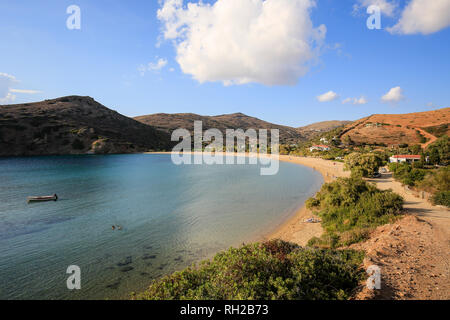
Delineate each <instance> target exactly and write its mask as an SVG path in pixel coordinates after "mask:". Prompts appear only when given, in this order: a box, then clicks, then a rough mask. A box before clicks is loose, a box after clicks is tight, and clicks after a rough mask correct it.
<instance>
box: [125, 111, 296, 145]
mask: <svg viewBox="0 0 450 320" xmlns="http://www.w3.org/2000/svg"><path fill="white" fill-rule="evenodd" d="M134 119H135V120H137V121H140V122H142V123H145V124H147V125H151V126H153V127H155V128H157V129H160V130H164V131H165V132H168V133H172V132H173V131H174V130H176V129H178V128H184V129H186V130H189V131H190V132H191V133H193V131H194V121H203V130H208V129H211V128H216V129H219V130H220V131H221V132H223V133H224V134H225V130H226V129H243V130H247V129H255V130H259V129H278V130H280V143H297V142H299V141H304V140H305V137H304V136H303V135H302V134H301V133H300V132H298V131H297V130H296V129H294V128H291V127H288V126H282V125H277V124H273V123H270V122H266V121H263V120H260V119H257V118H254V117H250V116H247V115H245V114H242V113H233V114H226V115H220V116H201V115H198V114H193V113H178V114H166V113H158V114H152V115H147V116H140V117H136V118H134Z"/></svg>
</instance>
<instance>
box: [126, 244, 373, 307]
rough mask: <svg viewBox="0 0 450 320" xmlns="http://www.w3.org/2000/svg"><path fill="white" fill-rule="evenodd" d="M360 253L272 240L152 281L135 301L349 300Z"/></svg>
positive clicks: (361, 275)
mask: <svg viewBox="0 0 450 320" xmlns="http://www.w3.org/2000/svg"><path fill="white" fill-rule="evenodd" d="M362 259H363V253H362V252H357V251H352V250H339V251H337V250H331V249H317V248H301V247H299V246H297V245H296V244H292V243H288V242H284V241H281V240H273V241H269V242H264V243H254V244H250V245H244V246H242V247H241V248H238V249H236V248H230V249H229V250H228V251H224V252H220V253H218V254H216V256H215V257H214V258H213V259H212V260H207V261H203V262H201V264H200V265H199V266H198V267H195V266H192V267H190V268H186V269H184V270H183V271H179V272H175V273H173V274H171V275H168V276H165V277H163V278H161V279H158V280H155V281H154V282H153V283H152V284H151V285H150V287H149V288H148V289H147V290H146V291H145V292H144V293H142V294H138V295H135V296H134V297H133V298H134V299H145V300H147V299H148V300H163V299H164V300H171V299H174V300H186V299H188V300H272V299H276V300H282V299H290V300H291V299H302V300H303V299H307V300H317V299H324V300H330V299H333V300H334V299H347V298H349V296H350V295H351V292H352V290H353V289H354V288H355V287H356V286H357V285H358V283H359V282H360V281H361V280H362V279H363V278H364V272H363V270H361V269H360V265H361V262H362Z"/></svg>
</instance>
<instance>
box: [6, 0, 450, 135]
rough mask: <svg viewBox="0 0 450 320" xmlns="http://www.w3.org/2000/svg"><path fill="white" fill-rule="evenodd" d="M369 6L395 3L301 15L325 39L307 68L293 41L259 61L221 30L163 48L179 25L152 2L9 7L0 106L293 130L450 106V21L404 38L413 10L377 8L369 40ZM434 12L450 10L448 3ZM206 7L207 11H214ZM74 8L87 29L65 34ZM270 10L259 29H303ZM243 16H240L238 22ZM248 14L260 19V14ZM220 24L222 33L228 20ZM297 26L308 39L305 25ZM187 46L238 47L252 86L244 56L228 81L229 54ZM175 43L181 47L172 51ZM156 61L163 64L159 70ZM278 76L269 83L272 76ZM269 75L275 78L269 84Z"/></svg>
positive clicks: (403, 4) (100, 0) (74, 0)
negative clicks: (84, 99) (169, 116)
mask: <svg viewBox="0 0 450 320" xmlns="http://www.w3.org/2000/svg"><path fill="white" fill-rule="evenodd" d="M219 1H222V2H223V1H229V0H219ZM245 1H247V0H245ZM259 1H260V0H256V2H259ZM268 1H275V2H276V1H280V4H283V3H284V2H285V0H268ZM295 1H299V3H303V2H308V1H309V0H295ZM371 1H373V2H377V1H378V4H381V5H384V4H386V3H388V4H389V0H317V1H316V6H315V7H308V10H307V11H304V12H303V11H301V9H299V10H300V11H299V12H298V15H297V16H296V17H297V18H298V19H300V20H301V19H306V20H308V21H309V20H310V21H311V22H312V25H313V29H311V30H309V31H310V33H311V34H312V32H314V30H318V29H319V26H320V25H324V26H325V27H326V34H325V35H322V37H321V38H320V39H319V40H317V41H316V42H315V44H311V47H310V53H311V54H312V56H313V57H312V58H311V57H310V59H309V60H308V59H306V61H305V58H304V57H305V56H306V55H307V54H305V53H298V55H295V56H294V57H292V56H291V55H290V54H288V55H286V53H285V52H283V48H288V47H289V46H290V43H289V40H287V41H285V42H283V40H280V43H279V46H276V48H274V49H272V48H271V47H270V46H261V47H262V48H268V49H266V50H260V51H258V50H259V47H258V46H259V43H257V44H256V47H258V48H256V49H258V50H254V49H255V48H254V47H251V46H250V45H249V41H251V40H252V39H251V38H250V37H245V38H242V39H241V38H240V37H242V34H239V33H238V34H233V33H229V34H227V38H226V39H224V40H223V41H222V40H221V39H220V36H218V37H216V38H213V37H209V34H213V33H214V34H217V35H220V34H222V33H221V32H222V31H223V29H216V30H214V32H213V31H211V32H210V33H208V32H207V33H206V36H205V35H201V34H198V35H200V36H205V37H207V38H208V40H202V39H200V40H198V39H197V40H195V39H194V38H195V37H192V39H190V38H188V39H186V37H185V35H182V34H181V35H180V34H179V35H177V36H176V37H175V38H170V37H167V36H166V38H165V33H164V31H165V30H167V29H166V28H168V27H170V25H169V24H170V23H173V20H171V21H169V22H168V20H166V21H164V20H163V19H161V18H160V19H158V17H157V10H158V9H160V8H161V6H162V5H163V3H158V1H156V0H152V1H137V0H128V1H107V0H71V1H64V0H53V1H34V0H23V1H15V0H2V1H1V2H0V38H1V39H2V41H1V44H0V99H2V98H3V99H4V102H5V101H6V102H7V103H23V102H30V101H38V100H43V99H49V98H56V97H60V96H65V95H85V96H91V97H93V98H94V99H96V100H97V101H99V102H101V103H102V104H104V105H106V106H107V107H109V108H111V109H114V110H117V111H118V112H120V113H122V114H125V115H127V116H137V115H143V114H151V113H159V112H164V113H175V112H192V113H199V114H203V115H216V114H225V113H234V112H243V113H245V114H248V115H251V116H255V117H258V118H261V119H263V120H266V121H270V122H275V123H280V124H285V125H290V126H301V125H306V124H309V123H312V122H316V121H324V120H354V119H358V118H361V117H364V116H368V115H370V114H374V113H407V112H417V111H426V110H432V109H436V108H441V107H448V106H449V102H450V90H449V83H450V59H449V57H450V28H448V27H447V26H448V21H449V17H448V15H450V11H447V13H444V16H440V17H437V19H441V20H442V23H441V24H440V25H437V26H421V27H420V28H425V29H419V30H415V29H411V28H409V25H408V24H407V21H406V19H407V18H410V19H411V17H408V16H406V15H405V13H404V10H405V8H407V5H408V3H409V1H397V2H398V5H397V7H396V9H395V13H392V12H388V11H385V10H384V8H382V9H383V10H382V15H381V23H382V29H381V30H369V29H368V28H367V26H366V20H367V18H368V17H369V14H367V13H366V10H365V6H367V4H368V3H369V2H371ZM412 1H418V2H421V1H423V0H412ZM436 1H438V2H442V3H443V6H444V7H445V6H447V3H448V1H449V0H436ZM185 2H186V1H185ZM192 2H197V1H192ZM204 2H207V3H210V4H211V5H212V6H213V5H215V3H216V1H204ZM72 4H76V5H78V6H79V7H80V9H81V29H80V30H69V29H68V28H67V27H66V20H67V18H68V17H69V15H68V14H67V13H66V9H67V7H68V6H69V5H72ZM355 5H356V6H358V7H355ZM174 8H176V7H174ZM230 8H232V7H230ZM275 8H276V7H275ZM358 8H359V9H358ZM176 9H177V10H178V11H177V12H178V13H179V16H176V17H178V18H177V19H179V20H180V19H181V18H180V17H181V16H184V15H183V14H185V13H187V12H188V11H187V10H188V9H186V7H181V8H176ZM230 10H232V9H230ZM267 10H268V9H267ZM274 10H282V9H274ZM274 10H273V11H269V10H268V11H267V12H266V13H271V12H273V16H272V17H271V18H270V17H269V18H270V19H269V18H267V19H265V20H262V22H261V23H262V24H263V23H272V24H275V27H274V29H275V30H278V29H277V25H280V24H283V23H286V24H289V23H291V24H292V26H297V24H296V23H297V21H290V20H289V19H288V20H286V21H284V20H282V19H279V18H278V17H279V16H281V15H280V14H279V13H280V12H275V11H274ZM430 10H431V9H430ZM434 10H435V11H434V12H433V11H430V12H429V14H430V15H433V14H436V13H435V12H436V10H437V9H434ZM440 11H441V12H442V9H441V10H440ZM204 12H206V11H205V10H204ZM282 12H284V11H282ZM305 12H306V13H305ZM210 13H211V12H210ZM244 13H246V12H243V11H239V14H244ZM277 13H278V15H277ZM202 14H203V13H202ZM246 14H249V16H250V17H255V15H256V14H255V12H248V13H246ZM412 14H413V13H411V15H412ZM205 15H206V13H205ZM230 16H231V17H236V20H238V19H239V17H238V14H237V13H236V12H231V15H230ZM269 16H270V14H269ZM173 17H175V16H172V18H173ZM209 17H211V16H209ZM213 17H214V19H217V21H218V22H217V24H220V18H221V17H222V16H221V14H218V15H217V16H213ZM225 17H229V16H225ZM402 18H403V20H402V21H403V22H404V25H405V27H404V28H403V29H402V31H401V32H389V31H388V30H387V28H388V27H392V26H394V25H396V24H398V23H399V21H400V20H401V19H402ZM196 19H197V20H191V21H190V22H189V23H188V27H189V28H192V30H195V27H196V26H198V25H199V24H200V25H201V23H203V20H198V19H200V18H196ZM214 19H213V20H214ZM227 19H228V20H226V22H227V23H226V25H227V26H229V25H231V26H232V25H233V23H238V22H239V21H234V18H227ZM241 19H249V18H248V16H246V17H245V18H242V17H241ZM205 20H206V17H205ZM434 20H435V21H436V19H434ZM180 21H181V20H180ZM405 21H406V22H405ZM403 22H402V23H403ZM214 23H215V22H214ZM299 25H300V27H299V29H301V26H302V25H303V24H299ZM219 27H220V26H219ZM219 27H217V26H215V27H214V28H219ZM222 28H223V26H222ZM408 28H409V29H408ZM427 28H428V29H427ZM430 28H431V29H430ZM436 29H437V30H436ZM271 30H272V29H271ZM430 30H431V31H430ZM280 32H281V31H280ZM292 32H294V34H295V35H298V36H299V37H307V36H308V35H306V36H305V35H304V33H305V32H302V31H301V30H300V31H299V32H298V33H296V31H295V30H294V31H292ZM424 33H425V34H424ZM243 34H245V30H243ZM270 36H272V37H275V39H278V38H277V34H276V33H275V31H274V33H273V34H272V33H271V32H267V33H264V34H263V35H258V37H262V38H258V39H262V41H266V40H270V39H267V38H268V37H270ZM183 37H184V38H183ZM233 37H236V39H234V38H233ZM200 38H201V37H200ZM209 38H211V39H209ZM182 40H183V41H187V42H188V43H189V41H191V42H192V43H193V42H195V41H197V42H198V43H200V46H208V45H211V43H214V41H216V42H217V46H218V48H221V49H223V48H225V51H227V50H226V48H227V46H228V45H229V44H230V43H231V44H235V43H241V44H242V45H243V47H242V48H238V49H239V52H241V53H242V55H243V57H245V58H250V60H251V59H253V58H254V60H255V61H257V62H255V63H253V61H252V62H251V63H252V65H253V64H254V66H253V67H252V68H253V69H252V72H251V75H249V77H250V78H251V80H249V81H246V80H242V79H247V75H246V74H245V71H243V70H242V69H243V68H242V65H241V63H242V61H244V60H245V59H244V58H241V57H240V56H239V57H232V58H230V61H228V63H227V64H226V67H225V69H227V68H228V66H230V68H229V69H230V70H229V72H228V70H223V69H224V68H222V69H220V68H218V67H219V66H221V64H220V63H218V61H221V60H220V59H221V58H220V57H224V56H225V57H226V55H227V52H216V51H218V50H216V51H215V50H214V48H209V49H208V48H206V50H207V52H208V57H209V58H208V59H209V60H208V61H209V62H204V61H205V59H203V60H202V56H200V55H201V54H202V51H200V50H196V49H195V45H194V46H193V48H194V49H192V50H190V51H189V53H188V54H185V55H184V56H182V57H180V55H179V54H177V52H176V48H175V47H176V46H178V45H179V43H180V42H182ZM173 41H176V43H175V45H174V42H173ZM243 41H244V42H243ZM286 42H288V43H286ZM268 43H269V44H270V43H272V42H268ZM275 43H276V42H275ZM158 44H159V45H158ZM214 47H215V46H214ZM245 50H247V51H248V52H246V51H245ZM222 51H224V50H222ZM270 51H273V52H270ZM255 52H258V54H256V53H255ZM214 55H215V56H214ZM230 55H231V53H230ZM261 56H262V58H261ZM285 57H286V59H285ZM290 58H292V59H293V61H294V62H292V61H291V60H290ZM160 59H161V61H163V62H164V63H162V64H161V65H160V66H161V69H159V70H156V69H158V67H157V66H156V65H157V62H158V60H160ZM296 59H297V60H296ZM180 61H181V62H180ZM268 61H269V62H268ZM298 61H302V62H301V65H302V66H303V67H304V68H303V69H302V70H303V71H299V72H298V74H297V73H294V76H295V80H296V81H295V83H291V82H292V72H291V71H290V70H291V69H290V66H291V65H295V64H296V63H297V64H298ZM149 64H152V65H151V66H153V67H149ZM285 64H286V65H285ZM272 65H273V68H272ZM141 66H146V71H145V72H144V74H143V75H142V73H141V72H140V71H139V70H140V67H141ZM268 66H269V67H268ZM216 67H217V68H218V70H215V68H216ZM271 69H273V73H270V72H268V71H267V70H271ZM183 70H184V72H183ZM186 70H188V71H186ZM280 70H281V71H280ZM279 71H280V72H279ZM229 74H231V75H229ZM236 74H238V75H239V79H238V78H233V79H232V81H234V83H233V84H231V85H225V84H224V82H226V81H227V80H230V79H228V78H227V76H228V77H233V76H235V75H236ZM272 75H276V77H273V78H271V77H272ZM1 76H3V78H4V79H3V82H2V80H1ZM236 77H237V76H236ZM213 78H214V79H213ZM275 78H276V79H275ZM199 79H202V80H200V81H204V82H200V81H199ZM205 79H206V80H205ZM211 79H213V80H217V79H218V80H217V81H213V80H211ZM236 79H237V80H236ZM8 81H9V82H8ZM238 82H244V83H242V84H241V83H238ZM268 82H269V83H270V84H267V83H268ZM272 82H273V83H272ZM284 82H287V83H284ZM2 85H3V87H2ZM397 87H400V88H398V89H397V90H395V89H394V90H393V91H392V92H391V93H390V95H388V96H387V98H386V99H387V100H389V99H390V100H391V101H390V102H387V101H383V100H382V96H384V95H386V94H387V93H388V92H389V91H390V90H391V89H393V88H397ZM8 90H9V91H8ZM327 92H328V93H330V92H331V93H330V94H329V95H327V96H324V99H322V100H332V101H326V102H320V101H319V99H318V96H320V95H323V94H325V93H327ZM333 93H334V94H333ZM8 94H9V100H7V99H8V96H7V95H8ZM326 97H328V99H327V98H326ZM332 98H335V99H334V100H333V99H332ZM347 98H352V99H353V98H356V99H361V98H363V99H362V100H359V101H360V102H364V103H363V104H353V103H343V101H344V100H345V99H347ZM386 99H385V100H386ZM396 100H398V101H396ZM349 101H350V100H349ZM351 101H354V100H351Z"/></svg>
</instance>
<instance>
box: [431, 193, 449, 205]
mask: <svg viewBox="0 0 450 320" xmlns="http://www.w3.org/2000/svg"><path fill="white" fill-rule="evenodd" d="M431 202H432V203H433V204H434V205H442V206H446V207H449V208H450V191H440V192H437V193H436V194H435V195H433V197H432V198H431Z"/></svg>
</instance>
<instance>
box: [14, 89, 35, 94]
mask: <svg viewBox="0 0 450 320" xmlns="http://www.w3.org/2000/svg"><path fill="white" fill-rule="evenodd" d="M9 91H10V92H14V93H25V94H36V93H41V91H38V90H23V89H10V90H9Z"/></svg>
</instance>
